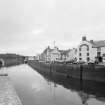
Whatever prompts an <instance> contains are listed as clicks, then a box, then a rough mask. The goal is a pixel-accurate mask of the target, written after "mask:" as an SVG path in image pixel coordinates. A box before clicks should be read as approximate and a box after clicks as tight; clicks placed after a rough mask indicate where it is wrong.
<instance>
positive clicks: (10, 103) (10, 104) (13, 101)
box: [0, 72, 22, 105]
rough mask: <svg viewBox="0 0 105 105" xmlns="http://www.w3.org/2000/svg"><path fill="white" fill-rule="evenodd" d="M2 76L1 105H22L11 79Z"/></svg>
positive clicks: (0, 85) (0, 77) (0, 84)
mask: <svg viewBox="0 0 105 105" xmlns="http://www.w3.org/2000/svg"><path fill="white" fill-rule="evenodd" d="M0 75H1V76H0V105H22V103H21V101H20V99H19V97H18V95H17V93H16V90H15V88H14V86H13V84H12V82H11V80H10V78H9V77H8V76H3V74H2V73H1V72H0Z"/></svg>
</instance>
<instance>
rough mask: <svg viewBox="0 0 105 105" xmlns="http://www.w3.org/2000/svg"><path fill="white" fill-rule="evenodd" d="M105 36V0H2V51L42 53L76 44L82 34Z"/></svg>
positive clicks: (0, 32)
mask: <svg viewBox="0 0 105 105" xmlns="http://www.w3.org/2000/svg"><path fill="white" fill-rule="evenodd" d="M84 35H86V36H87V39H89V40H90V39H94V40H105V0H0V51H1V52H2V53H5V52H8V53H9V52H11V53H18V54H24V55H35V54H37V53H41V52H42V51H43V50H44V48H46V47H47V46H48V45H50V46H53V42H54V41H56V46H58V47H59V48H60V49H69V48H72V47H76V46H77V45H78V44H79V43H80V41H81V37H82V36H84Z"/></svg>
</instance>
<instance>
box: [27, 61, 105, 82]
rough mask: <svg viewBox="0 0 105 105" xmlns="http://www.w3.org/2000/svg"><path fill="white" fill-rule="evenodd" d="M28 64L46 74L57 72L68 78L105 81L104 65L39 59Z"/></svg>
mask: <svg viewBox="0 0 105 105" xmlns="http://www.w3.org/2000/svg"><path fill="white" fill-rule="evenodd" d="M28 64H29V65H30V66H31V67H32V68H33V69H36V70H37V71H40V72H45V73H46V74H50V73H53V74H54V73H56V74H59V75H62V76H65V77H67V78H71V77H72V78H77V79H81V80H82V79H83V80H92V81H99V82H105V66H104V65H82V67H81V65H80V64H59V63H55V64H49V63H44V62H38V61H34V60H33V61H28Z"/></svg>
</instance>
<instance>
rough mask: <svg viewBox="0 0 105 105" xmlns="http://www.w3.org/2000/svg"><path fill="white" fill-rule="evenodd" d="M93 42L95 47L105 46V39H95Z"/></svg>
mask: <svg viewBox="0 0 105 105" xmlns="http://www.w3.org/2000/svg"><path fill="white" fill-rule="evenodd" d="M90 43H91V42H90ZM91 44H93V47H94V48H97V47H105V40H100V41H93V42H92V43H91Z"/></svg>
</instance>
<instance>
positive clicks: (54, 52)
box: [41, 46, 61, 61]
mask: <svg viewBox="0 0 105 105" xmlns="http://www.w3.org/2000/svg"><path fill="white" fill-rule="evenodd" d="M41 58H42V59H43V60H44V61H58V60H60V58H61V54H60V51H59V49H58V47H54V48H53V49H51V48H50V47H49V46H48V47H47V48H46V49H45V50H44V51H43V53H42V54H41Z"/></svg>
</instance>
